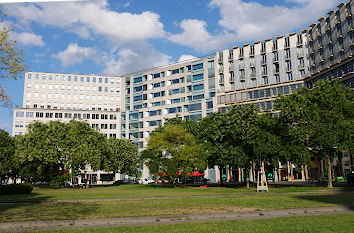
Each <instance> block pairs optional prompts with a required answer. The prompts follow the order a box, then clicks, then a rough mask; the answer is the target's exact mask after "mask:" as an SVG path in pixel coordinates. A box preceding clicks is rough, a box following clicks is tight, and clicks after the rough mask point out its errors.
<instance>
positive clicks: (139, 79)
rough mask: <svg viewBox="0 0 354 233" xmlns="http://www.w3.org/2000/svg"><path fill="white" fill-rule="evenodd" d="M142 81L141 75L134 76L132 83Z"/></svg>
mask: <svg viewBox="0 0 354 233" xmlns="http://www.w3.org/2000/svg"><path fill="white" fill-rule="evenodd" d="M142 81H143V77H136V78H134V83H140V82H142Z"/></svg>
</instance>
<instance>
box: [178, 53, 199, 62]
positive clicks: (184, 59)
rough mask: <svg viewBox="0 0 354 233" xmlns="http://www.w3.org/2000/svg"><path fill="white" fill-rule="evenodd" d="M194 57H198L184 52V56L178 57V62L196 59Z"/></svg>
mask: <svg viewBox="0 0 354 233" xmlns="http://www.w3.org/2000/svg"><path fill="white" fill-rule="evenodd" d="M194 59H197V58H196V57H195V56H193V55H189V54H183V55H182V56H180V57H179V58H178V62H182V61H189V60H194Z"/></svg>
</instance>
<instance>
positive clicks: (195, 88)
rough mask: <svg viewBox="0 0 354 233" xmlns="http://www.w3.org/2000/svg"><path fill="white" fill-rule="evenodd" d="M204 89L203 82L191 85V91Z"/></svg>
mask: <svg viewBox="0 0 354 233" xmlns="http://www.w3.org/2000/svg"><path fill="white" fill-rule="evenodd" d="M200 90H204V84H197V85H193V91H200Z"/></svg>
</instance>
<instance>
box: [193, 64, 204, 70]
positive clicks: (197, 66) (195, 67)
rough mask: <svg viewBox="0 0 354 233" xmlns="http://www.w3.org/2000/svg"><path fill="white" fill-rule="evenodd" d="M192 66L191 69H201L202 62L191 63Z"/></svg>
mask: <svg viewBox="0 0 354 233" xmlns="http://www.w3.org/2000/svg"><path fill="white" fill-rule="evenodd" d="M192 68H193V70H199V69H203V63H200V64H196V65H193V66H192Z"/></svg>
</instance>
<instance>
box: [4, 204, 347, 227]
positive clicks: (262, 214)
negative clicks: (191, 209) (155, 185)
mask: <svg viewBox="0 0 354 233" xmlns="http://www.w3.org/2000/svg"><path fill="white" fill-rule="evenodd" d="M346 213H354V206H335V207H317V208H299V209H280V210H260V211H246V212H233V213H209V214H194V215H164V216H147V217H126V218H103V219H75V220H50V221H23V222H2V223H1V224H0V231H1V232H2V231H7V232H20V231H31V230H64V229H83V228H107V227H118V226H136V225H161V224H178V223H191V222H212V221H235V220H254V219H268V218H281V217H295V216H318V215H329V214H346Z"/></svg>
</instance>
